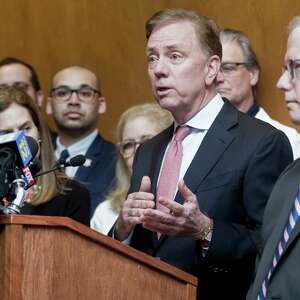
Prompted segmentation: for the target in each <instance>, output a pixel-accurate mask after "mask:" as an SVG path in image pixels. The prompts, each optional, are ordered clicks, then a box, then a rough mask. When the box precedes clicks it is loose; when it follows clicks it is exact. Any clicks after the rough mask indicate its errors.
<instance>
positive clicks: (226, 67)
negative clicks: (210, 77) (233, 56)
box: [222, 65, 235, 72]
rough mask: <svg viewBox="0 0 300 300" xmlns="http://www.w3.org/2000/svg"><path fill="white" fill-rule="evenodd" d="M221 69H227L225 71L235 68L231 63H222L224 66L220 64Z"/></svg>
mask: <svg viewBox="0 0 300 300" xmlns="http://www.w3.org/2000/svg"><path fill="white" fill-rule="evenodd" d="M222 70H223V71H225V72H226V71H227V72H229V71H233V70H235V66H233V65H224V66H222Z"/></svg>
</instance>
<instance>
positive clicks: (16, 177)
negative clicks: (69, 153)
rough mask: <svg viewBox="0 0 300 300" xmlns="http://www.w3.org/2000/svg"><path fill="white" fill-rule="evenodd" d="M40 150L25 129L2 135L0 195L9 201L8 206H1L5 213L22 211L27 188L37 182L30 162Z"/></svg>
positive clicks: (0, 147)
mask: <svg viewBox="0 0 300 300" xmlns="http://www.w3.org/2000/svg"><path fill="white" fill-rule="evenodd" d="M38 150H39V146H38V144H37V142H36V141H35V139H33V138H31V137H26V136H25V133H24V131H18V132H12V133H8V134H5V135H0V197H1V199H2V198H3V197H6V198H7V200H8V202H9V204H8V206H7V207H3V206H0V208H1V209H2V210H3V212H4V213H5V214H10V213H20V207H21V206H22V205H23V202H24V200H25V196H26V192H25V190H26V189H28V188H29V187H30V186H32V185H33V184H34V183H35V180H34V178H33V176H32V174H31V171H30V168H29V164H30V162H31V161H32V159H33V158H34V157H35V155H36V154H37V153H38ZM11 199H12V200H11Z"/></svg>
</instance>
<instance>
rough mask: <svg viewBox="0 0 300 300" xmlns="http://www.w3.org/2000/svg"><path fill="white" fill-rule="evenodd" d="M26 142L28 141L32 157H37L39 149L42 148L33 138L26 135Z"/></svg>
mask: <svg viewBox="0 0 300 300" xmlns="http://www.w3.org/2000/svg"><path fill="white" fill-rule="evenodd" d="M26 140H27V143H28V146H29V148H30V152H31V155H32V157H35V156H36V155H37V153H38V151H39V148H40V147H39V144H38V143H37V141H36V140H35V139H34V138H32V137H31V136H27V135H26Z"/></svg>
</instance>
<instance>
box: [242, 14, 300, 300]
mask: <svg viewBox="0 0 300 300" xmlns="http://www.w3.org/2000/svg"><path fill="white" fill-rule="evenodd" d="M277 87H278V88H279V89H281V90H282V91H284V95H285V101H286V104H287V107H288V110H289V114H290V117H291V119H292V121H293V122H294V123H295V124H297V125H300V16H298V17H295V18H294V19H293V20H292V21H291V22H290V24H289V37H288V41H287V51H286V54H285V59H284V68H283V73H282V74H281V76H280V78H279V80H278V83H277ZM299 186H300V160H296V161H295V162H294V163H292V164H291V165H290V166H289V167H288V168H287V169H286V170H285V172H283V173H282V174H281V176H280V178H279V180H278V181H277V183H276V184H275V186H274V189H273V191H272V194H271V196H270V199H269V201H268V204H267V206H266V209H265V214H264V220H263V227H262V246H263V247H264V248H263V252H262V253H259V254H260V255H259V256H258V264H257V269H256V276H255V280H254V283H253V285H252V288H251V289H250V290H249V292H248V297H247V299H248V300H264V299H300V284H299V276H300V271H299V270H300V269H299V262H300V188H299Z"/></svg>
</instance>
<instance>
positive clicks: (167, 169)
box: [156, 126, 191, 212]
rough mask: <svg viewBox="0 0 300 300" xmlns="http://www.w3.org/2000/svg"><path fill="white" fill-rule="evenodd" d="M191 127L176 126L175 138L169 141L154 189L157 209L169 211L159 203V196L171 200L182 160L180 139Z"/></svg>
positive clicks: (181, 139) (182, 138)
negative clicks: (155, 188)
mask: <svg viewBox="0 0 300 300" xmlns="http://www.w3.org/2000/svg"><path fill="white" fill-rule="evenodd" d="M190 131H191V127H188V126H182V127H180V126H178V127H177V129H176V133H175V138H174V139H173V141H172V142H171V144H170V146H169V148H168V150H167V153H166V155H165V159H164V162H163V165H162V169H161V173H160V178H159V182H158V185H157V190H156V208H157V209H158V210H161V211H164V212H169V209H168V208H166V207H165V206H163V205H161V204H160V203H159V201H158V199H159V197H161V196H164V197H166V198H168V199H170V200H173V198H174V195H175V192H176V191H177V185H178V178H179V172H180V167H181V161H182V141H183V140H184V138H185V137H186V136H187V135H188V134H189V133H190Z"/></svg>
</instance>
